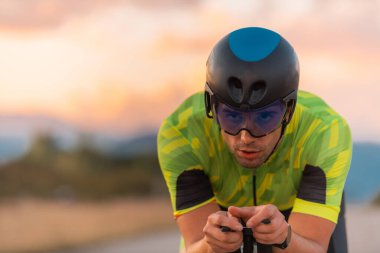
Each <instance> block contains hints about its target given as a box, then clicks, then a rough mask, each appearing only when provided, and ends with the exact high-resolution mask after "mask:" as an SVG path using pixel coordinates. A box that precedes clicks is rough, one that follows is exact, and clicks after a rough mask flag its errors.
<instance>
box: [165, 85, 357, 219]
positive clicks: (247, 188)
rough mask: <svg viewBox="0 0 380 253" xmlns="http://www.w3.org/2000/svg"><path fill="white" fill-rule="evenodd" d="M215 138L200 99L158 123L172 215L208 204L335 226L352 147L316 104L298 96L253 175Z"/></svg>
mask: <svg viewBox="0 0 380 253" xmlns="http://www.w3.org/2000/svg"><path fill="white" fill-rule="evenodd" d="M221 131H222V130H220V128H219V126H218V124H217V122H216V121H215V120H214V119H210V118H207V117H206V113H205V108H204V97H203V93H202V92H199V93H196V94H194V95H192V96H191V97H189V98H188V99H187V100H185V101H184V102H183V103H182V104H181V105H180V106H179V108H178V109H177V110H176V111H174V112H173V113H172V114H171V115H170V116H169V117H167V118H166V119H165V120H164V122H163V123H162V125H161V127H160V130H159V133H158V156H159V162H160V167H161V170H162V173H163V175H164V178H165V181H166V184H167V187H168V189H169V193H170V198H171V203H172V206H173V210H174V216H176V217H177V216H179V215H182V214H184V213H187V212H189V211H191V210H194V209H196V208H199V207H201V206H203V205H206V204H207V203H210V202H212V201H216V202H217V204H218V205H219V206H220V207H221V208H222V209H225V208H228V207H229V206H231V205H234V206H238V207H243V206H253V205H264V204H274V205H276V206H277V207H278V209H279V210H280V211H284V212H285V211H287V210H288V211H289V212H290V211H291V212H299V213H304V214H309V215H315V216H318V217H322V218H324V219H327V220H330V221H332V222H334V223H336V222H337V219H338V215H339V211H340V203H341V199H342V193H343V188H344V184H345V180H346V177H347V174H348V171H349V167H350V162H351V154H352V140H351V133H350V129H349V127H348V125H347V123H346V121H345V120H344V119H343V118H342V117H341V116H340V115H339V114H338V113H337V112H335V111H334V110H333V109H332V108H331V107H330V106H328V105H327V104H326V103H325V102H324V101H323V100H322V99H321V98H319V97H318V96H316V95H313V94H311V93H308V92H305V91H299V92H298V97H297V105H296V108H295V111H294V113H293V117H292V119H291V120H290V122H289V124H288V125H287V127H286V128H285V130H284V133H283V136H282V139H281V141H280V142H279V143H278V146H277V148H276V150H275V151H274V152H273V154H272V155H271V156H270V157H269V159H268V160H267V161H266V162H265V163H264V164H262V165H261V166H260V167H258V168H254V169H248V168H244V167H242V166H240V165H239V164H238V163H237V160H236V158H235V157H234V155H233V154H232V153H231V152H230V150H229V149H228V146H227V144H225V143H224V141H223V138H222V134H221Z"/></svg>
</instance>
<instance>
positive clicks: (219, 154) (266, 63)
mask: <svg viewBox="0 0 380 253" xmlns="http://www.w3.org/2000/svg"><path fill="white" fill-rule="evenodd" d="M298 80H299V66H298V59H297V56H296V53H295V52H294V50H293V48H292V46H291V45H290V44H289V43H288V42H287V41H286V40H285V39H284V38H283V37H281V36H280V35H279V34H277V33H275V32H273V31H271V30H268V29H264V28H258V27H248V28H243V29H239V30H236V31H233V32H231V33H230V34H228V35H227V36H225V37H224V38H222V39H221V40H220V41H219V42H218V43H217V44H216V45H215V47H214V48H213V50H212V52H211V54H210V56H209V58H208V60H207V74H206V84H205V92H204V93H197V94H194V95H193V96H191V97H189V98H188V99H187V100H186V101H185V102H184V103H183V104H182V105H181V106H180V107H179V108H178V109H177V110H176V111H175V112H174V113H173V114H171V115H170V116H169V117H168V118H167V119H166V120H165V121H164V122H163V124H162V126H161V128H160V131H159V135H158V149H159V150H158V153H159V160H160V165H161V169H162V171H163V175H164V177H165V180H166V183H167V186H168V188H169V192H170V196H171V201H172V204H173V209H174V215H175V217H176V222H177V224H178V226H179V229H180V231H181V234H182V237H183V239H184V243H185V248H186V252H240V247H241V245H242V243H243V237H244V236H243V233H242V231H243V232H244V234H245V237H244V238H247V237H248V239H249V238H251V239H254V241H255V242H256V244H257V248H258V252H293V253H296V252H302V253H305V252H327V251H328V252H346V251H347V243H346V237H345V224H344V216H343V214H344V212H343V210H341V208H340V207H341V202H342V195H343V188H344V183H345V180H346V177H347V173H348V170H349V166H350V161H351V153H352V143H351V135H350V130H349V127H348V126H347V124H346V122H345V121H344V119H342V117H341V116H339V115H338V114H337V113H336V112H335V111H334V110H333V109H331V108H330V107H329V106H328V105H327V104H326V103H325V102H323V101H322V100H321V99H320V98H318V97H317V96H315V95H313V94H311V93H307V92H304V91H298ZM337 223H338V225H336V224H337ZM243 227H244V228H243ZM334 230H335V232H334ZM247 231H251V235H250V233H249V232H248V233H247ZM333 232H334V235H333V236H332V234H333ZM252 237H253V238H252ZM244 241H246V240H244ZM245 246H246V245H245Z"/></svg>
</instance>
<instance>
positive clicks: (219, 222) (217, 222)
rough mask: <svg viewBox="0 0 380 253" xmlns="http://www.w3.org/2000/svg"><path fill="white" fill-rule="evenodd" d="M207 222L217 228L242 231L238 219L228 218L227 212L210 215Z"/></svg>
mask: <svg viewBox="0 0 380 253" xmlns="http://www.w3.org/2000/svg"><path fill="white" fill-rule="evenodd" d="M207 222H208V223H209V224H212V225H214V226H215V227H218V228H220V227H221V226H225V227H229V228H231V229H232V230H236V231H241V230H242V229H243V227H242V225H241V224H240V222H239V220H238V219H236V218H235V217H228V216H227V212H222V211H220V212H216V213H214V214H212V215H210V216H209V217H208V220H207Z"/></svg>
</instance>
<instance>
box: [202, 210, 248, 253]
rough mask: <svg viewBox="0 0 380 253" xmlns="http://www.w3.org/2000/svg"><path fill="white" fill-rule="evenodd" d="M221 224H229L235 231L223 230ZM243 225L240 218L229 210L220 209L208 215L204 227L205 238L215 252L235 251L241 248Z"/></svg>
mask: <svg viewBox="0 0 380 253" xmlns="http://www.w3.org/2000/svg"><path fill="white" fill-rule="evenodd" d="M221 226H227V227H229V228H231V229H232V230H234V231H233V232H232V231H231V232H222V231H221V229H220V228H221ZM242 229H243V227H242V225H241V224H240V222H239V220H238V219H237V218H235V217H233V216H232V215H231V214H228V213H227V212H223V211H218V212H216V213H213V214H211V215H210V216H208V219H207V223H206V225H205V227H204V228H203V233H204V235H205V236H204V240H206V242H207V244H208V245H209V246H210V247H211V249H212V250H213V252H216V253H218V252H233V251H235V250H237V249H238V248H240V246H241V244H242V241H243V234H242V233H241V231H242Z"/></svg>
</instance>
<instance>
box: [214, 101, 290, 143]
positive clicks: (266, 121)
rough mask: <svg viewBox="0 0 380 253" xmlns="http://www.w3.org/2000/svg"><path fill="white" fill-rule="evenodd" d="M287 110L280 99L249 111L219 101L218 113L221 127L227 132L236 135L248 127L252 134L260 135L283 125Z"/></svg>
mask: <svg viewBox="0 0 380 253" xmlns="http://www.w3.org/2000/svg"><path fill="white" fill-rule="evenodd" d="M285 110H286V106H285V104H284V103H282V102H280V101H276V102H274V103H272V104H270V105H268V106H265V107H263V108H260V109H256V110H247V111H245V110H239V109H235V108H232V107H229V106H228V105H225V104H223V103H219V104H218V106H217V109H216V115H217V120H218V123H219V125H220V128H222V129H223V130H224V131H226V132H227V133H229V134H232V135H236V134H238V133H239V132H240V131H241V130H242V129H246V130H248V131H249V132H250V133H251V135H253V136H256V137H259V136H264V135H266V134H268V133H270V132H272V131H274V130H275V129H277V128H278V127H279V126H280V125H281V122H282V119H283V117H284V114H285Z"/></svg>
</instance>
